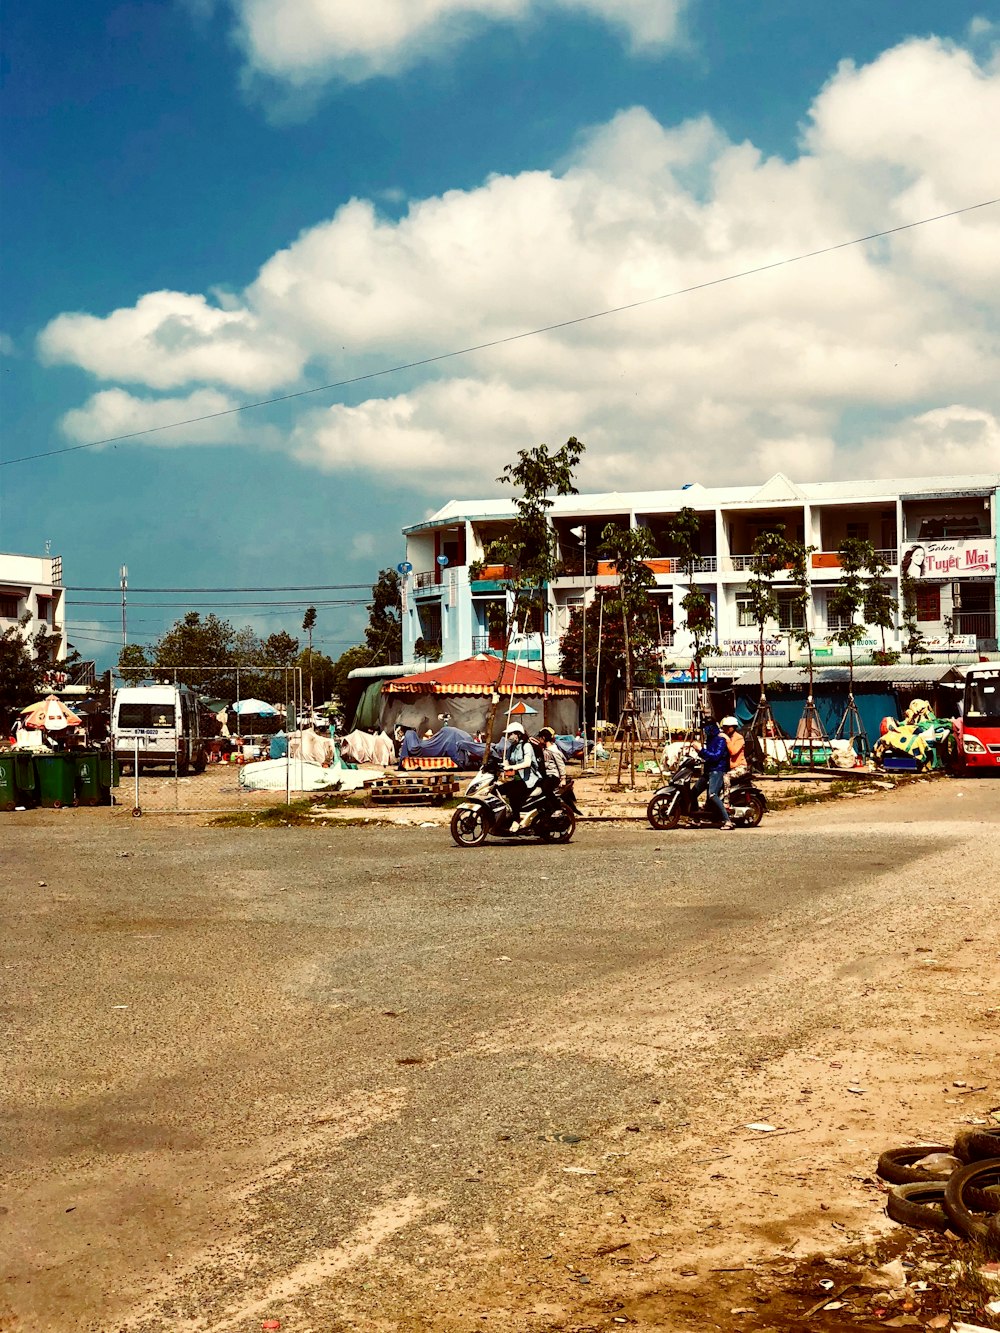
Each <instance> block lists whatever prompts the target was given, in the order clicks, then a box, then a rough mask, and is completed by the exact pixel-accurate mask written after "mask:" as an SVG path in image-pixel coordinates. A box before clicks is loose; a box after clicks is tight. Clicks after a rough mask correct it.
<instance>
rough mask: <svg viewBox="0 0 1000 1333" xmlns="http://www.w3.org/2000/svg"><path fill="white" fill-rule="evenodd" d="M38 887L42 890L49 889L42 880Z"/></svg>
mask: <svg viewBox="0 0 1000 1333" xmlns="http://www.w3.org/2000/svg"><path fill="white" fill-rule="evenodd" d="M38 887H39V888H40V889H47V888H48V887H49V886H48V884H47V883H46V882H45V880H44V879H40V880H39V881H38Z"/></svg>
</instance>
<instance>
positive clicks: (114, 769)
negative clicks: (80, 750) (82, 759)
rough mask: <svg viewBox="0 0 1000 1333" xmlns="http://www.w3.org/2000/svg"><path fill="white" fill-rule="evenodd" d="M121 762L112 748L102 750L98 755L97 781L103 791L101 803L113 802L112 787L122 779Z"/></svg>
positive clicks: (108, 803)
mask: <svg viewBox="0 0 1000 1333" xmlns="http://www.w3.org/2000/svg"><path fill="white" fill-rule="evenodd" d="M121 775H122V770H121V764H119V762H118V756H117V755H116V754H112V753H111V751H110V750H101V751H100V752H99V753H98V755H97V781H98V784H99V787H100V792H101V804H102V805H110V804H111V788H112V787H117V786H118V783H119V782H120V781H121Z"/></svg>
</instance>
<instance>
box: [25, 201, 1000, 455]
mask: <svg viewBox="0 0 1000 1333" xmlns="http://www.w3.org/2000/svg"><path fill="white" fill-rule="evenodd" d="M997 203H1000V198H996V199H984V200H982V202H981V203H978V204H968V205H966V207H964V208H953V209H951V210H950V211H949V212H947V213H936V214H935V215H934V216H933V217H927V218H918V219H917V220H916V221H915V222H903V223H900V225H899V226H898V227H887V228H885V230H884V231H873V232H869V233H868V235H867V236H854V237H852V238H851V239H850V240H849V241H838V242H836V244H834V245H824V246H820V247H819V249H816V250H806V251H804V252H803V253H802V254H799V255H789V256H787V257H786V258H784V259H774V260H772V261H771V262H770V263H768V264H757V265H755V266H754V267H753V268H745V269H740V270H739V272H737V273H727V274H726V275H725V276H724V277H721V278H709V279H707V280H706V281H705V282H695V283H692V284H691V285H690V286H689V287H678V288H675V289H674V290H673V291H670V292H661V293H660V295H659V296H646V297H643V298H642V299H641V300H639V301H628V302H627V303H626V304H625V305H616V306H611V307H609V308H608V309H607V310H595V311H592V312H591V313H590V314H589V315H577V316H576V317H575V318H573V319H563V320H559V321H558V322H557V323H554V324H543V325H541V326H540V327H539V328H537V329H526V330H524V331H522V332H521V333H509V334H507V335H506V336H505V337H503V338H491V339H490V340H489V341H488V342H482V343H473V344H472V345H471V346H469V347H459V348H456V349H455V350H453V351H451V352H438V353H437V354H436V355H435V356H425V357H421V358H420V360H419V361H406V362H403V363H402V364H400V365H396V366H386V367H384V368H383V369H382V370H369V371H367V372H366V373H365V374H364V375H352V376H351V377H350V378H349V379H346V380H334V381H333V382H332V383H330V384H318V385H316V386H315V388H312V389H297V390H295V392H293V393H281V394H276V395H275V396H274V397H273V398H260V399H257V400H256V401H255V402H252V403H241V404H240V405H239V406H238V407H227V408H223V409H222V411H220V412H206V413H204V414H203V415H201V416H197V417H185V418H184V420H182V421H170V422H167V423H166V424H165V425H162V426H146V427H145V428H144V429H142V430H133V431H128V432H127V433H126V434H124V435H109V436H107V438H105V439H103V440H89V441H88V442H87V443H86V444H70V445H67V446H66V447H65V448H63V449H48V450H46V451H45V452H44V453H40V454H23V455H22V456H21V457H20V458H6V459H0V467H10V466H12V465H13V464H14V463H30V462H33V461H35V460H37V459H40V458H55V457H56V456H57V455H59V454H73V453H77V452H79V451H80V450H81V449H96V448H98V447H99V446H100V445H104V444H119V443H121V442H122V441H123V440H135V439H138V438H139V437H140V436H144V435H155V434H157V433H158V432H160V431H164V430H177V429H178V428H179V427H181V426H196V425H198V424H200V423H201V422H203V421H215V420H217V419H218V418H220V417H231V416H235V415H236V414H237V413H239V412H250V411H253V410H254V409H255V408H258V407H272V406H274V404H275V403H287V402H291V401H292V400H293V399H295V398H308V397H309V396H310V395H312V394H316V393H328V392H330V391H331V390H333V389H346V388H348V387H350V386H351V385H353V384H363V383H365V382H366V381H367V380H374V379H379V378H381V377H383V376H386V375H398V374H401V373H402V372H403V371H404V370H418V369H420V368H421V367H422V366H432V365H436V364H437V363H439V362H441V361H450V360H453V359H454V358H455V357H460V356H470V355H471V354H472V353H473V352H485V351H488V350H489V349H490V348H493V347H504V346H506V345H507V344H508V343H515V342H521V341H523V340H524V339H525V338H536V337H538V336H539V335H540V334H543V333H555V332H556V331H557V330H559V329H568V328H572V327H573V326H574V325H576V324H587V323H589V322H590V321H592V320H595V319H606V318H607V317H608V316H609V315H620V314H623V313H624V312H625V311H627V310H638V309H640V308H641V307H642V306H647V305H653V304H655V303H656V302H657V301H669V300H671V299H672V298H674V297H677V296H687V295H689V294H690V293H691V292H701V291H705V290H706V289H707V288H709V287H720V286H722V284H723V283H727V282H735V281H737V279H739V278H749V277H753V276H754V274H757V273H767V272H769V271H770V270H771V269H776V268H783V267H785V266H786V265H788V264H799V263H801V262H802V261H803V260H805V259H816V258H818V257H819V256H820V255H829V254H833V253H834V252H835V251H837V250H846V249H848V248H849V247H850V246H853V245H864V243H865V242H866V241H878V240H882V239H883V238H884V237H886V236H895V235H897V234H898V233H899V232H902V231H912V230H913V228H914V227H926V226H928V225H929V224H930V223H932V222H943V221H945V220H946V219H947V218H956V217H960V216H961V215H962V214H963V213H974V212H975V211H976V210H977V209H979V208H990V207H991V206H992V205H994V204H997Z"/></svg>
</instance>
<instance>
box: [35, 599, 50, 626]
mask: <svg viewBox="0 0 1000 1333" xmlns="http://www.w3.org/2000/svg"><path fill="white" fill-rule="evenodd" d="M35 602H36V604H37V606H38V619H39V620H42V621H44V622H45V624H46V625H50V624H51V623H52V598H51V597H36V598H35Z"/></svg>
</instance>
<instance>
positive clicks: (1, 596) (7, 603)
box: [0, 593, 21, 620]
mask: <svg viewBox="0 0 1000 1333" xmlns="http://www.w3.org/2000/svg"><path fill="white" fill-rule="evenodd" d="M20 614H21V599H20V597H12V596H11V595H10V594H9V593H0V616H3V617H5V619H7V620H16V619H17V618H18V616H19V615H20Z"/></svg>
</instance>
